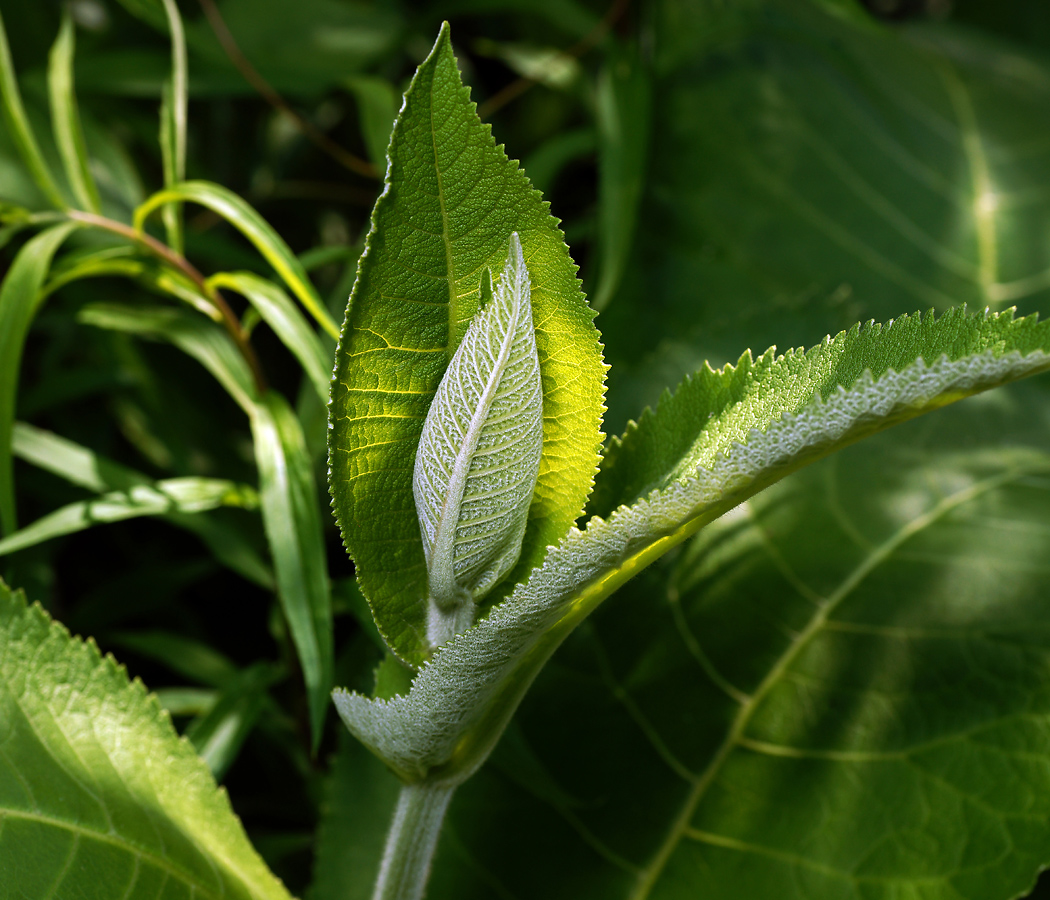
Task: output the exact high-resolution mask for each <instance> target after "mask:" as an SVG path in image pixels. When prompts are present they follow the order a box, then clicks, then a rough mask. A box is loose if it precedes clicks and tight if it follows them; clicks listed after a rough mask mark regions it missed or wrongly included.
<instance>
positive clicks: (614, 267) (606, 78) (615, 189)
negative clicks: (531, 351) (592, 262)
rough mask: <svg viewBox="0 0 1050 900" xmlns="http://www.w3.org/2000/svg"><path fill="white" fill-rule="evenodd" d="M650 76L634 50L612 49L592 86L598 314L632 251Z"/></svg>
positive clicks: (645, 148)
mask: <svg viewBox="0 0 1050 900" xmlns="http://www.w3.org/2000/svg"><path fill="white" fill-rule="evenodd" d="M651 80H652V79H651V77H650V74H649V72H648V70H647V68H646V66H645V65H644V63H643V62H642V59H641V53H640V51H638V50H634V51H632V50H629V49H625V48H622V47H619V46H616V47H615V48H614V49H613V51H612V52H610V54H609V60H608V61H607V62H606V64H605V67H604V68H603V69H602V73H601V77H600V79H599V81H598V95H597V99H598V106H597V112H598V138H599V141H598V172H599V182H598V204H599V207H598V209H599V213H598V247H599V259H600V263H599V268H598V273H599V277H598V287H597V288H596V289H595V291H594V297H593V298H592V300H591V305H592V306H593V307H594V308H595V309H596V310H603V309H605V307H606V306H608V304H609V301H610V300H611V299H612V297H613V295H614V294H615V293H616V290H617V288H619V286H620V281H621V279H622V278H623V273H624V271H625V270H626V268H627V263H628V260H629V259H630V256H631V251H632V249H633V247H634V233H635V228H636V226H637V223H638V209H639V206H640V204H641V199H642V188H643V187H644V184H645V166H646V162H647V161H648V152H649V141H650V140H651V134H650V127H651V116H650V107H651V98H650V94H651V91H652V85H651Z"/></svg>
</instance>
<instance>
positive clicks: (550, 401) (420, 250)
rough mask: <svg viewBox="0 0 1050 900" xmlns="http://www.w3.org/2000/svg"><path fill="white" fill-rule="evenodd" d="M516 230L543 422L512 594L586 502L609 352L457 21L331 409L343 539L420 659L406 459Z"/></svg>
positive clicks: (418, 95) (366, 276) (388, 214)
mask: <svg viewBox="0 0 1050 900" xmlns="http://www.w3.org/2000/svg"><path fill="white" fill-rule="evenodd" d="M511 232H517V233H518V235H519V236H520V239H521V245H522V248H523V252H524V256H525V262H526V265H527V266H528V270H529V274H530V277H531V281H532V313H533V320H534V323H535V327H536V344H537V349H538V354H539V362H540V372H541V376H542V380H543V394H544V396H543V402H544V420H543V456H542V458H541V461H540V473H539V479H538V481H537V485H536V493H535V496H534V498H533V504H532V507H531V509H530V511H529V519H528V523H527V525H526V533H525V538H524V542H523V546H522V554H521V558H520V560H519V562H518V565H517V566H516V567H515V569H514V570H513V571H512V572H511V573H510V575H509V577H508V579H507V580H506V581H505V582H504V585H505V587H504V588H503V592H505V591H506V590H508V589H509V586H510V585H511V584H512V583H513V582H514V581H515V580H516V579H519V578H520V577H524V575H525V574H526V573H527V572H528V571H529V570H530V569H531V568H532V567H534V566H536V565H538V564H539V562H540V561H541V560H542V558H543V555H544V553H545V552H546V548H547V546H548V545H549V544H551V543H554V542H555V541H557V540H558V539H560V538H561V537H562V536H563V535H564V534H565V532H566V531H567V530H568V528H569V527H570V526H571V524H572V523H573V522H574V521H575V519H576V518H577V516H578V515H579V514H580V511H581V510H582V508H583V504H584V501H585V500H586V497H587V495H588V493H589V492H590V488H591V483H592V480H593V476H594V470H595V466H596V463H597V454H598V448H599V446H600V443H601V433H600V423H601V415H602V411H603V406H602V399H603V390H604V388H603V382H604V372H605V366H604V363H603V362H602V356H601V347H600V345H599V343H598V334H597V331H596V330H595V328H594V325H593V322H592V318H593V313H592V312H591V310H590V309H589V308H588V307H587V304H586V303H585V302H584V299H583V295H582V294H581V292H580V288H579V283H578V281H577V279H576V267H575V265H574V264H573V263H572V261H571V259H570V258H569V254H568V250H567V248H566V247H565V243H564V240H563V238H562V234H561V232H560V230H559V229H558V223H557V220H556V219H554V218H553V217H552V216H551V214H550V212H549V211H548V208H547V204H545V203H544V202H543V201H542V199H541V197H540V195H539V193H538V192H537V191H535V190H534V189H533V188H532V187H531V186H530V184H529V182H528V180H527V179H526V177H525V175H524V173H523V172H521V170H520V169H519V168H518V166H517V164H516V163H514V162H512V161H510V160H508V159H507V157H506V155H505V154H504V152H503V149H502V148H501V147H497V146H496V145H495V143H494V141H493V140H492V136H491V134H490V130H489V128H488V126H486V125H482V123H481V122H480V120H479V119H478V117H477V114H476V113H475V111H474V105H473V104H472V103H471V102H470V99H469V91H468V90H467V89H466V88H465V87H464V86H463V84H462V81H461V80H460V76H459V71H458V69H457V67H456V60H455V57H454V56H453V54H452V47H451V42H450V38H449V32H448V28H447V26H446V27H444V28H443V29H442V32H441V35H440V36H439V38H438V41H437V43H436V45H435V46H434V49H433V51H432V52H431V54H430V56H429V57H428V58H427V59H426V60H425V61H424V62H423V64H422V65H421V66H420V67H419V70H418V71H417V73H416V76H415V78H414V79H413V81H412V84H411V86H410V88H409V90H408V92H407V94H406V95H405V102H404V105H403V106H402V109H401V113H400V115H399V116H398V120H397V123H396V125H395V127H394V134H393V137H392V139H391V144H390V165H389V168H388V170H387V175H386V189H385V190H384V192H383V194H382V196H381V197H380V198H379V200H378V202H377V203H376V208H375V211H374V213H373V216H372V229H371V231H370V233H369V236H368V238H367V241H366V249H365V253H364V256H363V257H362V259H361V263H360V266H359V269H358V279H357V282H356V284H355V286H354V291H353V294H352V296H351V299H350V304H349V307H348V309H347V317H346V321H345V324H344V326H343V331H342V336H341V338H340V344H339V350H338V353H337V358H336V370H335V375H334V378H333V383H332V401H331V407H330V421H331V432H330V442H329V448H330V472H331V475H330V479H331V489H332V496H333V500H334V503H333V505H334V507H335V512H336V517H337V519H338V520H339V524H340V528H341V529H342V533H343V540H344V542H345V543H346V546H347V548H348V550H349V551H350V555H351V557H353V559H354V562H355V564H356V566H357V571H358V577H359V579H360V583H361V586H362V589H363V590H364V592H365V595H366V596H367V597H368V600H369V603H370V605H371V607H372V610H373V613H374V615H375V617H376V620H377V622H378V624H379V627H380V630H381V631H382V633H383V635H384V637H385V638H386V640H387V641H388V642H389V644H390V646H391V647H392V648H393V649H394V651H395V652H396V653H397V654H398V655H399V656H401V657H402V658H403V659H405V660H406V661H409V662H412V663H414V664H418V663H420V662H421V661H422V660H423V659H425V658H426V657H427V655H428V647H427V643H426V639H425V632H426V628H425V619H426V595H427V585H426V560H425V557H424V553H423V543H422V539H421V536H420V531H419V523H418V520H417V518H416V511H415V503H414V501H413V496H412V467H411V466H410V465H406V460H411V459H413V458H414V455H415V451H416V448H417V446H418V444H419V438H420V434H421V432H422V428H423V421H424V419H425V417H426V414H427V411H428V410H429V408H430V404H431V402H432V400H433V398H434V394H435V392H436V390H437V387H438V384H439V382H440V381H441V377H442V375H443V374H444V371H445V368H446V367H447V365H448V363H449V360H450V359H451V357H452V355H453V353H454V352H455V349H456V347H457V346H458V345H459V342H460V340H461V339H462V336H463V334H464V333H465V332H466V329H467V326H468V324H469V323H470V321H471V320H472V319H473V317H474V314H475V312H476V310H477V307H478V304H479V301H480V291H479V289H480V285H481V280H482V275H483V273H484V272H485V271H486V270H489V271H491V272H498V271H500V270H501V269H502V267H503V263H504V260H505V259H506V253H507V241H508V240H509V238H510V234H511ZM380 509H381V510H382V514H378V513H377V511H378V510H380ZM500 595H501V591H500V590H497V591H495V592H494V594H493V595H491V596H492V599H496V598H497V597H498V596H500Z"/></svg>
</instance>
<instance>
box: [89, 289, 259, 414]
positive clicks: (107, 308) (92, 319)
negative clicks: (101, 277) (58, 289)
mask: <svg viewBox="0 0 1050 900" xmlns="http://www.w3.org/2000/svg"><path fill="white" fill-rule="evenodd" d="M78 320H79V321H80V322H83V323H84V324H86V325H94V326H95V327H97V328H108V329H110V330H112V331H123V332H125V333H127V334H135V335H138V336H139V337H143V338H147V339H149V340H155V341H166V342H167V343H171V344H174V345H175V346H176V347H178V348H179V349H180V350H182V351H183V352H184V353H188V354H189V355H190V356H192V357H193V358H194V359H196V360H197V361H198V362H200V363H201V364H202V365H203V366H204V367H205V368H206V369H207V370H208V371H209V372H211V373H212V375H214V376H215V377H216V378H217V379H218V381H219V383H220V384H222V386H223V387H224V388H226V390H227V391H228V392H229V394H230V396H231V397H233V399H234V400H236V401H237V403H238V404H239V405H240V406H241V408H242V409H244V410H245V412H247V413H249V414H251V412H252V410H253V409H254V408H255V405H256V402H257V398H258V395H257V392H256V389H255V382H254V380H253V379H252V373H251V370H250V369H249V368H248V364H247V363H246V362H245V361H244V357H243V356H241V354H240V353H239V352H238V350H237V347H236V346H235V345H234V343H233V341H232V340H231V338H230V336H229V335H228V334H227V333H226V332H225V331H223V329H222V328H220V327H219V326H218V325H216V324H215V323H214V322H209V321H208V320H207V319H203V318H201V317H200V316H197V315H193V314H192V313H190V312H189V311H188V310H185V309H168V308H162V307H137V306H122V305H119V304H115V303H96V304H92V305H90V306H85V307H84V308H83V309H82V310H81V311H80V314H79V316H78Z"/></svg>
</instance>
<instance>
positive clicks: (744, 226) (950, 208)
mask: <svg viewBox="0 0 1050 900" xmlns="http://www.w3.org/2000/svg"><path fill="white" fill-rule="evenodd" d="M829 6H830V5H829V4H822V3H816V2H811V0H803V2H797V3H796V2H793V0H785V2H781V0H758V2H749V3H740V4H723V5H722V6H721V7H714V6H711V5H704V4H693V5H683V4H680V3H677V2H675V0H667V2H664V3H660V4H657V5H656V7H655V8H654V47H655V60H654V69H655V71H656V72H657V73H658V76H657V79H656V90H655V91H654V94H653V101H654V110H653V115H654V120H655V121H658V122H659V123H660V132H659V138H658V139H657V140H654V141H653V142H652V145H651V163H650V166H649V169H648V183H647V185H646V188H645V191H644V198H643V201H642V211H641V214H640V215H641V221H642V222H643V225H642V227H640V228H639V230H638V239H637V241H636V242H635V245H634V248H633V254H632V259H631V263H630V265H629V267H628V272H627V273H626V274H625V279H624V284H623V288H622V295H621V299H622V300H623V302H622V303H621V304H613V305H611V306H610V307H609V309H608V310H607V311H605V312H603V314H602V319H601V320H600V321H601V328H602V332H603V335H604V336H605V343H606V354H607V357H608V359H609V360H610V362H611V363H612V365H613V370H612V374H611V376H610V377H611V378H612V381H611V383H610V391H609V395H610V397H611V398H612V402H611V406H612V409H611V412H610V416H609V419H608V422H609V424H610V427H611V428H613V429H614V430H617V431H618V430H620V429H622V427H623V424H624V423H625V422H626V420H627V419H628V418H630V417H632V416H635V415H637V413H638V411H639V410H641V408H642V407H643V406H644V405H645V404H646V403H649V404H652V403H655V402H656V400H657V398H658V397H659V395H660V392H661V391H662V390H663V389H664V388H665V387H666V386H667V385H669V384H674V383H677V382H678V381H679V380H680V379H681V378H682V377H683V376H684V375H685V374H686V373H688V372H691V371H694V370H695V369H697V368H699V367H700V365H701V364H702V363H703V362H704V360H705V359H710V360H712V362H714V363H715V364H721V363H722V362H725V361H732V360H733V359H735V358H736V356H737V354H738V353H739V348H740V347H741V346H743V345H744V343H743V342H747V343H748V344H750V346H758V347H765V346H768V345H770V344H774V343H775V344H778V345H779V346H781V347H788V346H795V345H798V344H805V345H808V344H810V343H812V342H813V341H815V340H816V339H817V338H819V336H820V335H822V334H825V333H828V332H830V333H835V332H837V331H839V330H840V329H842V328H848V327H849V326H850V324H852V323H853V322H856V321H861V320H865V319H868V318H874V319H876V320H878V321H884V320H886V319H888V318H890V317H891V316H896V315H898V314H899V313H901V312H902V311H905V310H909V309H915V308H923V309H926V308H929V307H931V306H933V307H936V308H938V309H942V310H943V309H945V308H947V307H949V306H956V305H959V304H961V303H964V302H965V303H967V304H968V305H969V306H971V307H972V308H983V307H985V306H991V307H992V308H993V309H997V308H1002V307H1003V306H1009V305H1012V304H1017V305H1018V307H1019V308H1020V310H1021V311H1022V312H1023V313H1028V312H1031V311H1035V310H1042V311H1044V312H1045V309H1046V301H1047V298H1048V297H1050V293H1048V292H1047V288H1048V286H1050V275H1048V273H1050V248H1048V244H1047V242H1046V241H1045V240H1044V239H1043V235H1045V234H1046V232H1047V229H1048V227H1050V204H1048V203H1047V202H1046V196H1045V193H1044V191H1043V185H1045V184H1046V182H1047V179H1048V178H1050V166H1048V162H1047V160H1048V157H1047V155H1046V154H1044V153H1042V152H1040V151H1039V150H1038V148H1039V147H1040V146H1041V145H1042V142H1044V141H1045V140H1046V129H1045V122H1046V121H1047V117H1048V116H1050V97H1048V94H1047V91H1046V89H1045V86H1044V85H1045V84H1046V81H1045V79H1046V69H1045V61H1044V60H1041V59H1040V58H1038V57H1035V56H1032V55H1029V54H1027V53H1026V51H1025V50H1024V49H1023V48H1021V47H1015V46H1009V45H1004V44H995V43H993V42H992V41H990V40H988V39H987V38H984V37H982V36H980V35H979V34H976V33H974V32H967V31H964V30H962V29H961V28H958V27H953V25H952V23H951V22H945V23H936V24H934V23H927V24H923V23H921V22H919V21H916V22H914V23H913V24H910V25H905V26H903V27H898V26H896V25H895V26H894V27H892V28H891V27H888V26H886V25H885V24H883V23H878V22H876V21H875V20H874V19H872V18H871V17H870V16H868V15H867V14H866V13H865V12H864V11H863V10H862V9H860V6H861V4H859V3H854V2H850V3H847V4H836V6H837V7H839V8H843V7H844V8H847V9H850V10H851V15H848V16H847V15H841V14H837V13H836V12H833V11H831V10H830V9H829ZM1011 9H1013V7H1011ZM1018 15H1021V13H1018ZM639 308H645V309H647V310H650V311H652V314H651V315H646V316H639V315H638V314H637V312H636V311H637V309H639Z"/></svg>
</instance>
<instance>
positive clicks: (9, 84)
mask: <svg viewBox="0 0 1050 900" xmlns="http://www.w3.org/2000/svg"><path fill="white" fill-rule="evenodd" d="M0 106H2V108H3V114H4V121H5V122H6V123H7V129H8V133H9V134H10V136H11V139H12V141H13V142H14V145H15V147H16V148H17V150H18V153H19V155H20V156H21V157H22V161H23V162H24V163H25V164H26V168H27V169H29V172H30V174H31V175H32V177H33V181H35V182H36V184H37V187H39V188H40V190H41V191H42V192H43V194H44V196H45V197H46V198H47V199H48V201H49V202H50V203H51V204H52V205H53V206H55V207H56V208H57V209H65V208H66V201H65V199H64V198H63V197H62V192H61V191H59V189H58V186H57V185H56V184H55V179H54V177H53V176H52V174H51V169H50V167H49V166H48V164H47V161H46V160H45V159H44V156H43V154H42V153H41V152H40V146H39V145H38V144H37V142H36V137H35V136H34V134H33V130H32V128H30V126H29V119H27V118H26V111H25V107H24V106H23V105H22V95H21V94H20V93H19V90H18V80H17V79H16V77H15V69H14V66H13V65H12V64H11V48H10V47H9V46H8V44H7V30H6V29H5V28H4V17H3V14H0Z"/></svg>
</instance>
